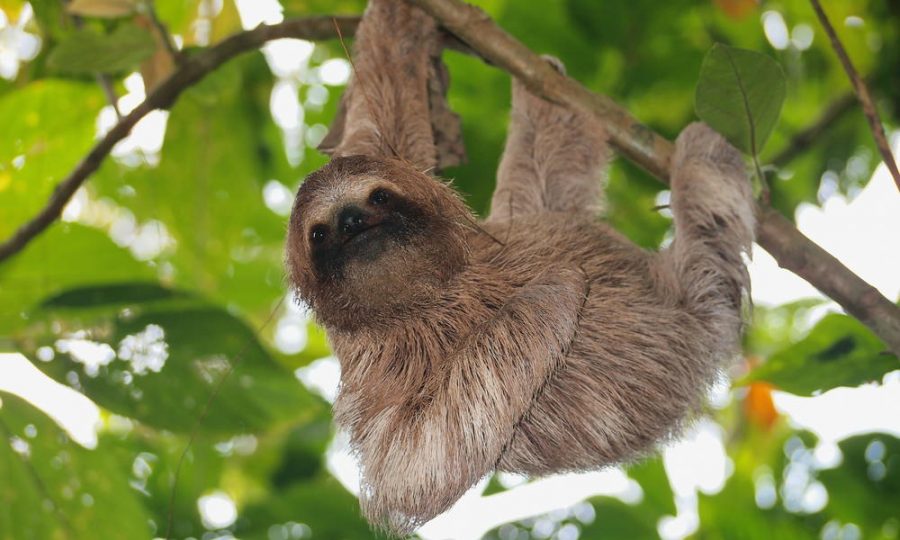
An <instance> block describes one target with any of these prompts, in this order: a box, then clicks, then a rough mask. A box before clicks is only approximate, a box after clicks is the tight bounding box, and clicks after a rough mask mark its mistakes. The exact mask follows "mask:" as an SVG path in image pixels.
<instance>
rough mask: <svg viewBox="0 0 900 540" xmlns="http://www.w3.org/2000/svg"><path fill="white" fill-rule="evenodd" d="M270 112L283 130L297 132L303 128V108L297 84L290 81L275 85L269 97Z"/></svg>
mask: <svg viewBox="0 0 900 540" xmlns="http://www.w3.org/2000/svg"><path fill="white" fill-rule="evenodd" d="M269 111H270V112H271V113H272V118H273V119H274V120H275V123H276V124H277V125H278V127H280V128H281V129H284V130H295V129H299V128H300V127H302V126H303V116H304V114H303V107H301V106H300V97H299V95H298V93H297V85H296V83H294V82H293V81H289V80H280V81H278V82H276V83H275V86H273V87H272V94H271V95H270V97H269Z"/></svg>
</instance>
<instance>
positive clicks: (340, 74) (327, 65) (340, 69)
mask: <svg viewBox="0 0 900 540" xmlns="http://www.w3.org/2000/svg"><path fill="white" fill-rule="evenodd" d="M319 78H320V79H321V80H322V82H323V83H325V84H327V85H331V86H340V85H344V84H347V81H348V80H349V79H350V62H348V61H346V60H344V59H343V58H331V59H329V60H326V61H324V62H322V65H321V66H319Z"/></svg>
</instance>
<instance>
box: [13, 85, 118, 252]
mask: <svg viewBox="0 0 900 540" xmlns="http://www.w3.org/2000/svg"><path fill="white" fill-rule="evenodd" d="M73 104H77V106H74V105H73ZM103 104H104V101H103V93H102V91H101V90H100V88H99V86H98V85H96V84H82V83H77V82H67V81H61V80H43V81H36V82H33V83H31V84H29V85H27V86H25V87H24V88H22V89H20V90H17V91H15V92H10V93H8V94H6V95H5V96H3V98H2V99H0V126H3V143H2V144H0V216H3V218H2V219H0V237H3V238H6V237H8V236H9V235H10V234H12V232H13V231H15V230H16V229H17V228H18V227H19V226H21V225H22V224H23V223H25V222H26V221H27V220H28V219H30V218H32V217H33V216H34V215H35V213H37V211H38V210H39V209H40V208H42V207H43V206H44V205H45V204H46V202H47V198H48V197H49V196H50V193H51V192H52V190H53V186H55V185H56V183H57V182H59V181H61V180H62V179H63V177H64V176H65V175H67V174H68V173H69V171H71V170H72V168H74V167H75V165H76V164H77V163H78V162H79V161H80V160H81V158H83V157H84V155H85V154H86V153H87V151H88V149H89V148H90V146H91V144H92V142H93V140H94V134H95V132H96V127H95V124H96V120H97V114H98V113H99V112H100V109H101V108H102V107H103Z"/></svg>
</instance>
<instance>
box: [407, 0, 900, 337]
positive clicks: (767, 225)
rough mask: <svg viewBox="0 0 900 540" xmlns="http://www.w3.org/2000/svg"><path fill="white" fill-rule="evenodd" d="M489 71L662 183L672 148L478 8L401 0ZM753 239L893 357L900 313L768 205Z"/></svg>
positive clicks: (451, 0)
mask: <svg viewBox="0 0 900 540" xmlns="http://www.w3.org/2000/svg"><path fill="white" fill-rule="evenodd" d="M408 1H409V2H411V3H413V4H416V5H418V6H420V7H422V8H423V9H425V10H426V11H428V12H429V13H431V15H432V16H434V17H435V18H436V19H437V20H438V22H440V23H441V24H442V25H443V26H444V27H445V28H446V29H447V30H449V31H451V32H453V33H454V34H456V36H457V37H459V38H460V39H461V40H462V41H464V42H465V43H467V44H468V45H469V46H470V47H472V48H473V49H474V50H476V51H477V52H478V53H480V54H481V55H482V56H483V57H484V58H486V59H487V60H488V61H490V62H492V63H493V64H495V65H496V66H498V67H500V68H501V69H504V70H506V71H509V72H510V73H511V74H513V75H514V76H516V77H518V78H519V79H520V80H521V81H522V82H523V83H525V84H526V85H527V86H528V88H530V89H531V90H532V91H534V92H535V93H537V94H539V95H542V96H544V97H545V98H547V99H549V100H551V101H554V102H558V103H563V104H566V105H568V106H571V107H577V108H581V109H584V110H587V111H590V112H592V113H593V114H596V115H597V116H598V117H600V118H602V119H603V121H604V122H605V124H606V126H607V129H608V130H609V133H610V138H611V140H612V143H613V144H614V145H615V146H616V147H617V148H618V149H619V150H620V151H621V152H622V154H624V155H625V156H626V157H627V158H629V159H630V160H632V161H634V162H635V163H637V164H638V165H641V166H642V167H644V168H645V169H647V170H648V171H650V172H651V173H652V174H654V175H655V176H656V177H658V178H659V179H660V180H662V181H664V182H667V179H668V170H669V160H670V159H671V156H672V152H673V147H672V143H670V142H669V141H667V140H666V139H664V138H663V137H661V136H659V135H658V134H656V133H654V132H653V131H651V130H650V129H649V128H647V127H646V126H644V125H642V124H641V123H640V122H638V121H637V120H636V119H635V118H634V117H632V116H631V114H629V113H628V112H627V111H626V110H625V109H623V108H622V107H620V106H619V105H617V104H616V103H615V102H613V101H612V100H611V99H610V98H608V97H605V96H601V95H598V94H594V93H592V92H590V91H588V90H587V89H585V88H584V87H583V86H581V85H580V84H578V83H577V82H575V81H573V80H572V79H569V78H567V77H564V76H562V75H560V74H559V73H558V72H557V71H556V70H555V69H553V68H552V67H550V64H548V63H547V62H545V61H543V60H542V59H541V58H540V57H539V56H538V55H536V54H535V53H533V52H531V51H530V50H529V49H528V48H527V47H525V45H523V44H522V43H521V42H519V41H518V40H516V39H515V38H513V37H512V36H510V35H509V34H507V33H506V32H504V31H503V30H502V29H500V28H499V27H498V26H497V25H496V24H495V23H494V22H493V21H491V19H490V18H489V17H488V16H487V15H486V14H485V13H484V12H483V11H481V10H479V9H477V8H475V7H473V6H470V5H468V4H466V3H464V2H462V1H460V0H408ZM756 212H757V216H758V217H759V228H758V230H757V241H758V242H759V244H760V245H761V246H762V247H764V248H765V249H766V250H767V251H768V252H769V253H771V254H772V256H773V257H775V259H776V260H777V261H778V263H779V264H780V265H781V266H782V267H783V268H787V269H789V270H791V271H792V272H794V273H795V274H797V275H798V276H800V277H802V278H804V279H805V280H807V281H809V282H810V283H811V284H812V285H814V286H815V287H816V288H818V289H819V290H820V291H822V292H823V293H825V294H827V295H828V296H830V297H831V298H833V299H834V300H835V301H836V302H837V303H839V304H840V305H841V306H842V307H843V308H844V309H845V310H846V311H847V313H850V314H851V315H853V316H855V317H857V318H858V319H859V320H860V321H862V322H863V323H864V324H866V326H868V327H869V328H871V329H872V331H874V332H875V334H877V335H878V336H879V337H880V338H881V339H882V340H884V342H885V343H886V344H887V346H888V347H889V348H890V349H891V350H892V351H893V352H894V353H896V354H900V308H898V307H897V306H896V305H894V304H893V303H892V302H891V301H890V300H888V299H887V298H885V297H884V296H882V295H881V294H880V293H879V292H878V291H877V290H875V288H874V287H872V286H871V285H869V284H868V283H866V282H865V281H863V280H862V279H860V277H859V276H857V275H856V274H854V273H853V272H851V271H850V269H848V268H847V267H846V266H844V265H843V264H841V262H840V261H838V260H837V259H835V258H834V257H833V256H831V255H830V254H829V253H828V252H826V251H825V250H823V249H822V248H821V247H819V246H818V245H816V244H815V243H813V242H812V241H811V240H810V239H809V238H807V237H805V236H804V235H803V234H802V233H801V232H800V231H798V230H797V228H796V227H794V226H793V224H791V222H790V221H788V220H787V219H785V218H784V216H782V215H780V214H778V213H777V212H776V211H774V210H772V209H771V208H768V207H766V208H763V207H758V208H757V210H756Z"/></svg>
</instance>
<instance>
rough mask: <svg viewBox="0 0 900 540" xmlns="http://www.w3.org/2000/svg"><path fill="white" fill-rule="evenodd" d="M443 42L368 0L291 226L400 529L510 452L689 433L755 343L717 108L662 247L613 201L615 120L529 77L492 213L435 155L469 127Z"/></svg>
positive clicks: (302, 285) (693, 146)
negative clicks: (457, 115)
mask: <svg viewBox="0 0 900 540" xmlns="http://www.w3.org/2000/svg"><path fill="white" fill-rule="evenodd" d="M440 47H441V36H440V33H439V30H438V29H437V27H436V25H435V22H434V21H433V20H432V19H431V18H430V17H428V16H426V15H425V14H424V13H423V12H421V11H419V10H418V9H416V8H413V7H411V6H409V5H407V4H406V3H405V2H402V1H394V0H373V1H372V2H371V3H370V6H369V8H368V10H367V13H366V15H365V17H364V19H363V22H362V24H361V26H360V28H359V32H358V34H357V41H356V47H355V55H354V59H355V75H354V81H353V82H352V84H351V88H350V90H349V92H348V94H347V95H346V96H345V100H344V103H343V114H342V118H341V120H339V121H338V122H337V123H336V125H335V128H334V129H333V131H332V134H331V136H330V139H332V141H333V142H334V144H333V147H332V148H331V151H332V153H333V159H332V161H331V162H330V163H328V164H327V165H326V166H325V167H323V168H322V169H321V170H319V171H317V172H315V173H313V174H312V175H310V176H309V177H308V178H307V180H306V181H305V182H304V183H303V185H302V186H301V187H300V190H299V191H298V193H297V198H296V201H295V204H294V208H293V213H292V215H291V219H290V225H289V233H288V238H287V247H286V260H287V268H288V272H289V275H290V279H291V283H292V286H293V288H294V289H295V291H296V293H297V296H298V298H299V299H301V300H302V301H304V302H306V303H307V304H308V305H309V306H311V307H312V309H313V310H314V312H315V314H316V317H317V320H318V321H319V322H320V323H321V324H322V325H323V326H324V327H325V329H326V330H327V332H328V336H329V340H330V343H331V346H332V348H333V350H334V352H335V354H336V355H337V357H338V358H339V359H340V363H341V370H342V372H341V385H340V392H339V396H338V398H337V401H336V402H335V404H334V413H335V419H336V421H337V422H338V424H340V426H342V427H343V428H344V429H346V430H347V431H348V433H349V435H350V440H351V444H352V448H353V450H354V451H355V453H356V454H357V456H358V458H359V461H360V464H361V468H362V481H363V482H362V486H363V487H362V494H361V502H362V508H363V511H364V513H365V515H366V516H367V518H368V519H369V520H370V521H371V522H373V523H374V524H375V525H377V526H379V527H381V528H383V529H386V530H388V531H390V532H392V533H396V534H406V533H409V532H411V531H412V530H414V529H415V528H416V527H418V526H419V525H421V524H423V523H424V522H426V521H428V520H430V519H431V518H433V517H434V516H436V515H437V514H439V513H441V512H443V511H445V510H446V509H448V508H449V507H450V506H451V505H452V504H453V503H454V502H455V501H456V500H457V499H458V498H459V497H460V496H461V495H462V494H463V493H464V492H465V491H466V490H467V489H469V488H470V487H471V486H472V485H474V484H475V483H476V482H478V480H479V479H481V478H483V477H484V476H485V475H488V474H490V473H491V472H492V471H493V470H495V469H496V470H503V471H510V472H516V473H524V474H528V475H544V474H549V473H556V472H561V471H581V470H588V469H598V468H601V467H604V466H607V465H610V464H615V463H620V462H623V461H630V460H633V459H636V458H638V457H640V456H642V455H645V454H646V453H648V452H650V451H652V450H653V448H654V446H655V445H656V444H657V443H659V442H660V441H664V440H667V439H670V438H671V437H673V436H676V435H677V434H678V432H679V429H680V427H681V425H682V424H683V423H684V421H685V420H686V419H688V418H689V417H690V416H691V414H692V412H694V411H696V410H697V408H698V406H700V405H701V403H702V400H703V398H704V395H705V393H706V391H707V389H708V387H709V386H710V384H711V383H713V382H714V381H715V380H716V378H717V376H718V375H719V373H720V371H721V369H722V368H723V367H724V366H726V365H727V363H728V361H729V360H730V359H731V358H733V357H734V356H735V355H736V353H737V352H738V350H739V338H740V332H741V313H742V301H743V298H744V296H745V293H746V291H747V289H748V287H749V282H748V276H747V271H746V268H745V265H744V262H743V254H744V253H745V252H746V251H747V250H748V249H749V247H750V245H751V243H752V241H753V230H754V215H753V210H752V208H753V204H752V203H753V200H752V195H751V190H750V186H749V183H748V181H747V177H746V173H745V170H744V163H743V160H742V158H741V155H740V154H739V153H738V152H737V151H736V150H735V149H734V148H733V147H731V146H730V145H729V144H728V143H727V142H725V140H724V139H723V138H722V137H721V136H719V135H718V134H716V133H715V132H713V131H712V130H711V129H709V128H708V127H706V126H705V125H703V124H692V125H691V126H689V127H687V128H686V129H685V130H684V131H683V132H682V133H681V135H680V136H679V137H678V140H677V143H676V152H675V155H674V158H673V161H672V164H671V178H672V198H671V207H672V213H673V215H674V227H675V235H674V236H675V237H674V241H673V242H672V244H671V245H670V246H669V247H667V248H666V249H664V250H662V251H659V252H649V251H646V250H643V249H641V248H639V247H637V246H635V245H634V244H633V243H631V242H630V241H629V240H627V239H626V238H625V237H624V236H622V235H621V234H619V233H618V232H616V231H615V230H613V229H612V228H610V226H609V225H607V224H605V223H604V222H602V221H600V220H599V219H598V218H597V209H598V208H599V207H600V206H601V197H602V193H601V178H602V176H603V170H604V168H605V166H606V164H607V161H608V160H609V158H610V154H611V152H610V150H609V148H608V145H607V135H606V132H605V130H604V127H603V125H602V124H601V123H598V121H597V120H596V119H595V118H594V117H592V116H591V115H588V114H586V113H583V112H580V111H573V110H570V109H567V108H565V107H562V106H559V105H554V104H551V103H549V102H547V101H544V100H543V99H540V98H538V97H536V96H534V95H532V94H529V92H528V91H527V90H526V89H525V88H524V87H523V86H522V85H520V84H519V83H515V82H514V83H513V92H512V120H511V122H510V127H509V138H508V141H507V144H506V149H505V152H504V155H503V159H502V163H501V165H500V168H499V172H498V177H497V187H496V192H495V194H494V198H493V201H492V210H491V213H490V215H489V216H488V218H487V219H486V220H484V221H482V222H478V221H477V220H476V218H475V217H474V216H473V214H472V212H471V211H470V210H469V209H468V208H467V207H466V206H465V204H464V203H463V202H462V201H461V199H460V197H459V196H458V195H457V193H456V192H455V191H454V190H453V189H452V188H451V187H450V186H449V185H448V184H447V183H446V182H444V181H443V180H441V179H439V178H437V177H435V176H433V175H432V174H431V172H432V171H433V170H434V168H435V167H436V166H437V165H438V164H439V163H440V162H442V159H443V156H442V155H441V154H442V150H441V147H442V144H440V143H441V139H446V138H447V133H452V132H453V131H454V129H456V128H453V127H452V126H451V127H450V128H448V127H447V125H446V120H447V114H446V113H447V111H446V109H444V108H443V105H442V100H443V91H444V90H445V85H446V78H445V77H444V76H443V74H442V72H441V66H440V61H439V54H440ZM560 69H561V67H560ZM442 85H443V86H442ZM438 117H440V118H438ZM442 123H443V124H444V125H439V124H442ZM443 146H444V147H446V146H447V145H443Z"/></svg>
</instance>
